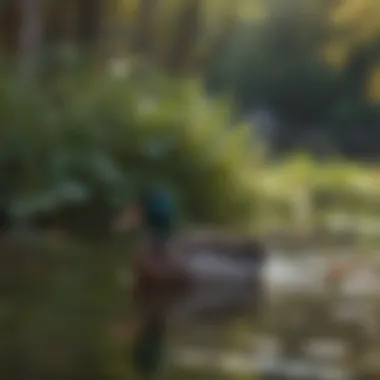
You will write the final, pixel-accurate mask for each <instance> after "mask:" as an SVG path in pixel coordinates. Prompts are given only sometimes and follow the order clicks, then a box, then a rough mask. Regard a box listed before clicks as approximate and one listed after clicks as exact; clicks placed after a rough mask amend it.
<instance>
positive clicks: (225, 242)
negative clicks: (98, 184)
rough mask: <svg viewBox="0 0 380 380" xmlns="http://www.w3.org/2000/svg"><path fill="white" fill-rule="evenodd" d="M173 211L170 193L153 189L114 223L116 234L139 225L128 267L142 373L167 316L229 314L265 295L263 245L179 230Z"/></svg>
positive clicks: (148, 369) (157, 347) (155, 363)
mask: <svg viewBox="0 0 380 380" xmlns="http://www.w3.org/2000/svg"><path fill="white" fill-rule="evenodd" d="M175 214H176V210H175V206H174V202H173V200H172V199H171V197H170V196H169V195H168V194H167V193H166V192H165V191H162V190H151V191H148V192H145V193H144V195H143V196H142V197H141V198H140V199H139V202H138V204H137V205H135V206H134V207H132V208H130V209H128V210H127V211H126V212H124V213H123V214H122V215H121V216H120V217H118V218H117V219H116V221H115V223H114V228H115V229H117V230H119V231H120V230H125V229H131V228H135V227H137V226H139V227H142V229H143V230H144V233H143V236H142V238H141V239H140V242H139V244H138V246H137V248H136V250H135V251H134V254H133V267H132V270H133V277H134V298H135V302H136V307H137V311H138V315H139V321H140V326H139V329H138V331H137V334H136V336H135V341H134V355H133V360H134V365H135V368H136V370H137V371H138V372H139V373H144V374H145V375H148V374H153V373H154V372H155V371H157V370H158V367H159V364H160V361H161V359H162V354H163V348H164V345H165V334H166V330H167V324H168V323H169V321H170V322H175V321H176V320H177V321H179V320H180V321H182V322H183V320H184V318H189V319H192V320H195V319H197V318H201V319H205V318H206V319H210V321H211V320H213V319H215V318H216V317H220V316H221V315H224V316H227V315H231V316H233V315H234V314H236V313H239V312H240V313H241V312H243V311H244V310H245V311H246V310H247V309H249V308H250V307H252V306H257V305H258V300H259V299H260V300H261V298H262V297H261V293H262V287H261V284H262V280H261V273H262V269H263V266H264V264H265V261H266V260H265V259H266V252H265V249H264V248H263V247H261V245H260V244H258V243H257V242H256V241H253V240H247V239H241V238H240V239H239V238H232V237H228V236H226V235H225V234H224V235H221V236H217V235H215V234H209V233H196V232H195V231H190V232H187V233H185V234H178V233H177V232H176V231H175V228H174V225H173V224H174V222H173V221H174V219H175V218H174V216H175ZM256 309H257V308H256ZM182 322H181V323H182Z"/></svg>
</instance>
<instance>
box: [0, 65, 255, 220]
mask: <svg viewBox="0 0 380 380" xmlns="http://www.w3.org/2000/svg"><path fill="white" fill-rule="evenodd" d="M140 74H141V73H140ZM140 74H138V73H137V74H136V75H137V76H134V75H130V76H128V77H125V78H120V77H117V76H115V75H111V74H109V75H103V76H99V75H98V73H95V72H94V71H93V70H87V71H84V70H80V71H75V70H74V71H73V70H63V71H62V72H61V73H60V75H58V76H57V77H56V79H55V80H51V81H50V82H49V83H47V84H46V83H45V84H41V83H38V82H25V81H20V80H18V78H17V77H16V76H15V75H4V77H5V76H6V77H5V78H4V80H2V81H1V85H0V108H1V111H2V112H1V124H2V129H1V132H0V133H1V139H0V151H1V162H0V164H1V167H2V170H1V175H0V181H1V183H2V190H3V192H4V194H3V196H4V197H7V199H8V200H9V201H10V202H11V204H12V207H14V210H15V212H16V213H19V214H20V215H25V214H28V213H34V212H36V211H42V210H43V209H46V210H53V209H57V208H60V207H66V206H68V205H71V206H72V207H74V205H75V207H85V206H88V205H89V204H91V205H93V204H95V203H96V204H97V208H98V209H97V211H98V212H99V210H101V209H102V207H104V208H109V209H112V208H113V207H120V206H122V205H123V204H126V203H128V202H129V201H130V200H131V199H132V198H133V197H134V196H136V193H137V191H138V189H139V188H141V186H144V185H147V184H152V183H155V182H160V183H162V184H164V185H166V186H169V187H172V188H173V189H174V190H175V191H176V192H177V193H178V195H179V197H180V198H181V200H182V201H183V209H184V215H185V216H186V217H187V218H189V219H190V220H198V221H202V222H216V223H217V222H220V223H233V222H241V221H242V220H243V219H244V218H247V217H249V216H250V214H251V212H252V206H253V199H252V194H251V192H250V189H249V186H248V183H247V180H246V178H245V177H244V175H243V173H244V172H245V170H246V168H247V167H249V166H250V165H251V162H252V157H253V156H252V155H251V152H250V150H251V149H250V147H251V144H250V139H249V135H248V133H249V131H247V130H246V129H245V127H244V126H240V127H239V126H237V127H233V126H232V125H231V119H232V117H231V114H230V112H229V111H228V110H229V107H228V106H227V104H226V102H225V101H223V100H212V99H208V98H207V97H206V95H205V94H204V93H203V92H202V88H201V86H200V84H199V83H197V82H196V81H195V80H182V81H180V80H176V81H174V80H171V79H167V78H164V77H162V76H160V75H156V74H151V73H150V74H149V73H143V76H144V78H145V79H146V80H144V79H142V77H141V75H140ZM241 210H246V211H247V212H246V213H245V214H244V213H241Z"/></svg>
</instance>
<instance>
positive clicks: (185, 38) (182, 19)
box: [168, 0, 202, 73]
mask: <svg viewBox="0 0 380 380" xmlns="http://www.w3.org/2000/svg"><path fill="white" fill-rule="evenodd" d="M201 6H202V1H201V0H185V4H184V7H183V10H182V13H181V14H180V15H179V17H178V24H177V25H178V29H177V32H176V37H175V40H174V43H173V46H172V49H171V52H170V54H169V57H168V69H169V70H170V71H173V72H175V73H178V72H181V71H183V70H185V69H186V68H187V67H188V65H189V59H190V58H191V54H192V52H193V49H194V46H195V45H196V42H197V39H198V33H199V27H200V13H201Z"/></svg>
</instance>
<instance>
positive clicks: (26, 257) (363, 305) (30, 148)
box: [0, 0, 380, 380]
mask: <svg viewBox="0 0 380 380" xmlns="http://www.w3.org/2000/svg"><path fill="white" fill-rule="evenodd" d="M0 19H1V21H0V46H1V55H0V168H1V169H0V202H1V204H2V206H3V207H4V208H5V209H7V210H8V211H9V214H10V219H9V220H4V221H3V222H2V228H1V232H2V235H1V238H0V240H1V243H0V245H1V250H0V259H1V263H0V326H1V327H0V328H1V339H0V358H1V359H0V377H1V378H2V379H4V380H13V379H20V380H21V379H23V380H24V379H25V380H26V379H28V380H35V379H36V380H37V379H47V380H49V379H57V380H59V379H74V380H76V379H84V378H88V379H93V380H95V379H99V380H103V379H107V380H121V379H130V378H134V377H133V376H135V375H133V374H132V372H133V368H132V364H131V363H130V362H131V360H130V357H131V353H130V350H131V336H132V335H133V331H134V330H133V329H134V322H133V306H132V297H131V283H130V276H129V272H130V270H129V265H130V257H131V247H132V246H133V244H134V242H135V240H136V236H135V234H131V233H126V234H114V233H112V231H110V228H109V226H110V221H111V220H112V219H113V218H114V217H115V215H116V214H117V213H118V212H120V211H121V210H122V208H123V207H124V206H125V205H127V204H129V203H130V202H132V201H133V199H135V197H136V194H137V193H138V191H139V189H140V188H141V187H143V186H149V185H153V184H160V185H161V184H164V185H165V186H166V187H168V188H170V190H171V191H172V193H173V194H175V196H176V198H177V199H178V200H179V204H180V205H181V207H180V215H179V218H178V226H179V227H180V228H189V226H213V227H215V228H224V229H228V230H229V231H230V232H231V233H232V232H234V233H242V234H245V235H246V236H254V237H256V238H259V239H261V240H262V241H263V242H264V243H265V244H266V245H267V246H268V248H269V250H270V252H271V255H270V258H269V262H268V265H267V267H266V270H265V273H264V279H265V282H266V286H267V287H268V289H269V291H268V295H267V297H268V300H269V301H270V302H267V303H266V304H265V307H264V306H262V309H263V310H262V313H260V318H258V317H257V316H256V315H255V316H254V317H252V316H251V315H249V316H248V315H243V314H244V313H240V316H239V318H235V319H234V320H233V321H229V322H228V323H227V322H225V323H221V322H220V321H219V322H218V323H216V322H215V323H211V325H210V323H209V324H208V325H207V326H206V327H205V326H204V325H201V324H198V325H195V323H194V324H191V323H190V324H189V328H188V329H186V334H185V332H184V331H183V329H182V331H181V329H179V331H177V329H176V328H175V327H173V328H171V329H170V328H169V331H167V332H166V339H167V341H168V342H169V343H168V350H169V353H168V355H167V358H169V360H166V361H167V362H168V363H167V364H166V365H165V366H164V367H165V368H164V369H163V370H162V371H161V372H160V376H161V378H164V379H169V378H170V379H177V378H180V377H182V378H183V377H184V378H186V377H188V378H189V379H190V378H191V379H193V378H194V377H195V376H200V377H203V378H204V379H206V378H207V379H210V378H215V379H224V378H228V379H235V378H238V377H249V378H254V377H257V378H262V379H266V378H267V379H290V378H291V379H296V378H299V379H309V380H310V379H326V380H327V379H350V378H354V379H376V378H378V377H379V376H380V365H379V358H380V336H379V333H380V302H379V299H378V297H379V291H380V286H379V284H380V261H379V259H380V258H378V255H377V249H378V247H379V244H380V191H379V188H380V170H379V167H378V162H377V161H378V158H379V152H380V149H379V148H380V129H379V126H380V2H379V1H378V0H234V1H231V0H107V1H105V0H66V1H52V0H1V1H0ZM239 294H240V295H241V292H240V293H239ZM210 297H211V298H210V299H211V300H212V299H214V298H215V295H211V296H210ZM247 297H248V296H247ZM227 298H228V297H227ZM227 298H226V300H225V303H228V302H231V301H228V300H227ZM248 298H249V297H248ZM188 301H189V302H190V303H191V302H193V303H194V302H195V303H197V302H198V303H199V302H200V301H199V299H198V298H197V297H195V298H194V299H189V300H188ZM202 302H206V301H205V300H204V299H203V300H202ZM207 302H208V301H207ZM210 302H211V301H210ZM230 306H231V308H232V309H233V305H232V304H231V305H230ZM237 314H239V313H237ZM177 327H178V326H177ZM211 364H212V365H211ZM264 367H265V368H264ZM136 376H137V375H136Z"/></svg>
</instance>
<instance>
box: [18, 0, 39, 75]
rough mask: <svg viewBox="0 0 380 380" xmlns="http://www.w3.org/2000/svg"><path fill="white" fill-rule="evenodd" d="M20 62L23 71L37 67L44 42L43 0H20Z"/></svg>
mask: <svg viewBox="0 0 380 380" xmlns="http://www.w3.org/2000/svg"><path fill="white" fill-rule="evenodd" d="M19 4H20V16H21V22H20V31H19V64H20V68H21V70H22V71H30V70H33V69H34V68H35V65H36V63H37V62H36V61H37V58H38V55H39V53H40V50H41V42H42V20H41V0H19Z"/></svg>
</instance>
